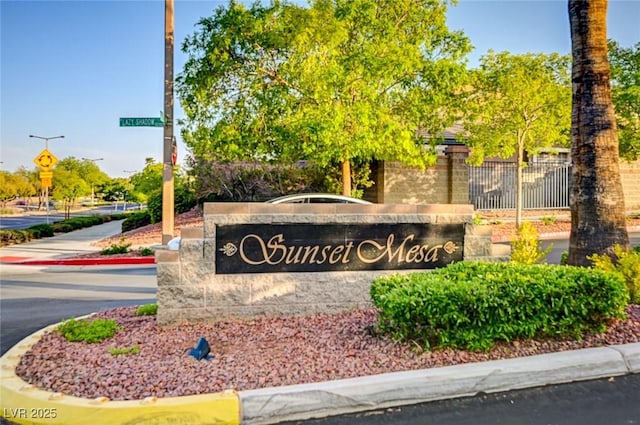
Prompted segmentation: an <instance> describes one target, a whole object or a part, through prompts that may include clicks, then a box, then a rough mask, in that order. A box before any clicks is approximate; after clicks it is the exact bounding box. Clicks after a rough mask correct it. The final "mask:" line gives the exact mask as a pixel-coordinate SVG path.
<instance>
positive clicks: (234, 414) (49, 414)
mask: <svg viewBox="0 0 640 425" xmlns="http://www.w3.org/2000/svg"><path fill="white" fill-rule="evenodd" d="M56 326H58V325H57V324H55V325H51V326H48V327H47V328H44V329H41V330H40V331H38V332H36V333H34V334H32V335H30V336H28V337H26V338H25V339H23V340H22V341H20V342H19V343H18V344H16V345H15V346H14V347H12V348H11V349H10V350H9V351H7V352H6V353H5V354H4V355H3V356H2V357H1V358H0V416H1V417H3V418H5V419H7V420H9V421H11V422H15V423H18V424H33V425H36V424H37V425H41V424H42V425H54V424H56V425H58V424H59V425H76V424H77V425H86V424H92V425H102V424H104V425H134V424H136V425H142V424H145V425H147V424H149V425H162V424H171V425H174V424H185V425H206V424H207V425H211V424H219V425H239V424H240V399H239V397H238V394H237V393H236V392H235V391H225V392H222V393H215V394H201V395H193V396H184V397H169V398H156V397H148V398H146V399H144V400H131V401H129V400H127V401H110V400H109V399H107V398H106V397H105V398H98V399H85V398H80V397H72V396H67V395H64V394H60V393H51V392H48V391H44V390H41V389H38V388H36V387H34V386H33V385H30V384H27V383H26V382H25V381H23V380H22V379H21V378H20V377H18V376H17V375H16V374H15V368H16V366H17V365H18V362H19V361H20V357H21V356H22V355H23V354H24V353H25V352H26V351H27V350H29V349H30V348H31V347H32V346H33V344H35V343H36V342H37V341H38V340H40V338H41V337H42V335H43V334H44V333H46V332H48V331H50V330H52V329H53V328H55V327H56Z"/></svg>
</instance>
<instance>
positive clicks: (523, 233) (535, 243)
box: [511, 221, 553, 264]
mask: <svg viewBox="0 0 640 425" xmlns="http://www.w3.org/2000/svg"><path fill="white" fill-rule="evenodd" d="M552 248H553V245H550V246H549V247H547V249H545V250H542V248H541V247H540V241H539V240H538V231H537V230H536V228H535V226H534V225H533V224H531V222H529V221H525V222H524V223H522V226H520V228H519V229H518V231H517V233H516V237H515V238H514V239H512V241H511V261H513V262H514V263H519V264H537V263H540V262H543V260H544V258H545V257H546V256H547V254H549V252H550V251H551V249H552Z"/></svg>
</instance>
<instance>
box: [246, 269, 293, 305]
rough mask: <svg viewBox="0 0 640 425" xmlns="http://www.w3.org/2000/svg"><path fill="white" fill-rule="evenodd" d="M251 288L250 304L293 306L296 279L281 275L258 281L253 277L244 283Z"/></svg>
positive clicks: (258, 279)
mask: <svg viewBox="0 0 640 425" xmlns="http://www.w3.org/2000/svg"><path fill="white" fill-rule="evenodd" d="M246 285H247V286H250V287H251V299H250V304H252V305H261V304H293V303H295V302H296V301H297V300H296V279H295V278H292V277H289V276H287V275H286V274H283V276H272V277H268V276H266V278H263V279H260V278H258V277H257V276H254V277H252V278H251V279H250V282H247V283H246Z"/></svg>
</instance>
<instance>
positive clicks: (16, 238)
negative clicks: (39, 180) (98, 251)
mask: <svg viewBox="0 0 640 425" xmlns="http://www.w3.org/2000/svg"><path fill="white" fill-rule="evenodd" d="M127 216H128V215H127V214H109V215H92V216H84V217H72V218H70V219H68V220H62V221H56V222H55V223H51V224H36V225H35V226H31V227H28V228H26V229H20V230H14V229H10V230H0V246H7V245H14V244H19V243H23V242H28V241H30V240H33V239H41V238H46V237H51V236H53V235H55V234H56V233H68V232H73V231H74V230H78V229H83V228H85V227H91V226H95V225H98V224H103V223H107V222H109V221H111V220H123V219H125V218H126V217H127Z"/></svg>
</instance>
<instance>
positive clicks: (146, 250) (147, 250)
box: [140, 246, 154, 257]
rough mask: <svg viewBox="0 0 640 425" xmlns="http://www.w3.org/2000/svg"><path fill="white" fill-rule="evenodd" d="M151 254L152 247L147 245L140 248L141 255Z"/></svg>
mask: <svg viewBox="0 0 640 425" xmlns="http://www.w3.org/2000/svg"><path fill="white" fill-rule="evenodd" d="M153 254H154V251H153V249H152V248H149V247H148V246H145V247H142V248H140V255H142V256H143V257H148V256H150V255H153Z"/></svg>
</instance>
